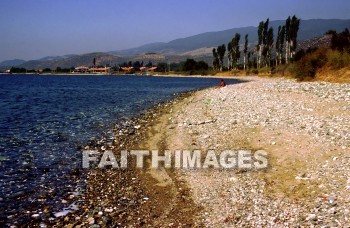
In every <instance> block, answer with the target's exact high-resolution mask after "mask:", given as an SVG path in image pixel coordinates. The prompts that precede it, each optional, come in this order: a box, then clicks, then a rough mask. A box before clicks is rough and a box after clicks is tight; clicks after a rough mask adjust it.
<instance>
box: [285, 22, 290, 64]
mask: <svg viewBox="0 0 350 228" xmlns="http://www.w3.org/2000/svg"><path fill="white" fill-rule="evenodd" d="M285 27H286V57H285V59H286V63H288V62H289V52H290V40H291V39H290V35H291V32H290V16H289V17H288V18H287V20H286V25H285Z"/></svg>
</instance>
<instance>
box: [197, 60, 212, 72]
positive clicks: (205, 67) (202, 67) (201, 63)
mask: <svg viewBox="0 0 350 228" xmlns="http://www.w3.org/2000/svg"><path fill="white" fill-rule="evenodd" d="M208 69H209V66H208V63H206V62H204V61H203V60H201V61H199V62H197V64H196V70H208Z"/></svg>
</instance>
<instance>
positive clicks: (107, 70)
mask: <svg viewBox="0 0 350 228" xmlns="http://www.w3.org/2000/svg"><path fill="white" fill-rule="evenodd" d="M89 72H90V73H106V74H107V73H110V72H111V67H92V68H89Z"/></svg>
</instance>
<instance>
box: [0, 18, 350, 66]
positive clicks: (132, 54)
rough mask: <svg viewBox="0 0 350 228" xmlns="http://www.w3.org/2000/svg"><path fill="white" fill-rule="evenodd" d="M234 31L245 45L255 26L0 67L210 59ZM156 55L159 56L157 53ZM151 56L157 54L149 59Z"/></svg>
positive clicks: (307, 26)
mask: <svg viewBox="0 0 350 228" xmlns="http://www.w3.org/2000/svg"><path fill="white" fill-rule="evenodd" d="M284 23H285V21H284V20H275V21H270V26H272V28H273V29H274V32H275V34H276V31H277V29H278V26H280V25H284ZM346 27H347V28H349V27H350V19H346V20H343V19H310V20H301V22H300V28H299V32H298V40H299V41H304V40H308V39H312V38H315V37H318V36H322V35H324V34H325V33H326V32H327V31H329V30H336V31H337V32H340V31H343V30H344V28H346ZM235 33H239V34H241V43H243V39H244V38H243V37H244V36H245V34H248V40H249V45H250V46H253V45H255V44H256V43H257V38H258V37H257V35H258V34H257V26H248V27H241V28H232V29H228V30H224V31H216V32H206V33H201V34H198V35H194V36H189V37H185V38H180V39H175V40H172V41H170V42H156V43H150V44H145V45H142V46H140V47H136V48H130V49H125V50H118V51H110V52H106V53H102V52H99V53H88V54H82V55H65V56H49V57H45V58H42V59H38V60H30V61H24V60H18V59H16V60H8V61H4V62H0V69H4V68H8V67H11V66H16V67H24V68H27V69H40V68H51V69H55V68H56V67H58V66H59V67H63V68H68V67H72V66H79V65H87V66H89V65H91V64H92V60H93V59H94V58H96V62H97V64H100V65H106V64H109V65H115V64H120V63H122V62H125V61H133V60H139V59H140V60H142V61H155V62H157V61H165V60H166V61H175V62H176V61H177V62H178V61H183V60H185V59H186V58H188V57H192V58H195V59H198V60H202V59H203V60H206V61H210V56H211V50H212V48H213V47H217V46H218V45H221V44H227V43H228V42H229V41H230V40H231V39H232V38H233V36H234V34H235ZM146 53H157V54H158V55H147V56H148V58H144V55H145V54H146ZM159 55H161V56H163V57H159ZM152 56H157V57H156V58H155V59H153V57H152Z"/></svg>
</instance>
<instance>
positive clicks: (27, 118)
mask: <svg viewBox="0 0 350 228" xmlns="http://www.w3.org/2000/svg"><path fill="white" fill-rule="evenodd" d="M225 81H226V83H227V84H233V83H237V82H238V81H237V80H234V79H231V80H228V79H227V80H226V79H225ZM219 84H220V79H217V78H204V77H203V78H200V77H198V78H192V77H191V78H189V77H187V78H186V77H152V76H135V75H132V76H115V75H113V76H112V75H20V74H18V75H0V224H1V225H11V224H19V225H20V224H26V222H28V221H27V220H28V219H35V216H36V214H35V213H36V212H38V211H42V210H44V208H45V207H46V208H51V209H52V210H55V211H60V210H61V209H62V208H59V207H60V202H62V200H63V199H64V198H66V197H67V196H68V195H71V194H77V192H79V189H81V190H82V192H83V188H84V184H83V183H84V181H82V180H80V179H81V178H83V175H81V173H82V172H84V171H82V164H81V157H82V155H81V148H82V147H84V146H85V145H88V144H91V143H92V142H94V141H98V140H101V139H102V138H105V139H107V141H108V140H113V136H114V132H113V127H114V126H115V125H116V124H118V123H120V122H122V121H127V120H128V119H130V118H135V117H138V116H139V115H140V113H142V112H144V111H145V110H147V109H150V108H152V107H154V106H156V105H157V104H159V103H163V102H167V101H169V100H171V99H173V98H175V97H176V96H178V95H179V94H181V93H184V92H188V91H195V90H199V89H203V88H207V87H213V86H218V85H219ZM28 214H29V215H30V216H28Z"/></svg>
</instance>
